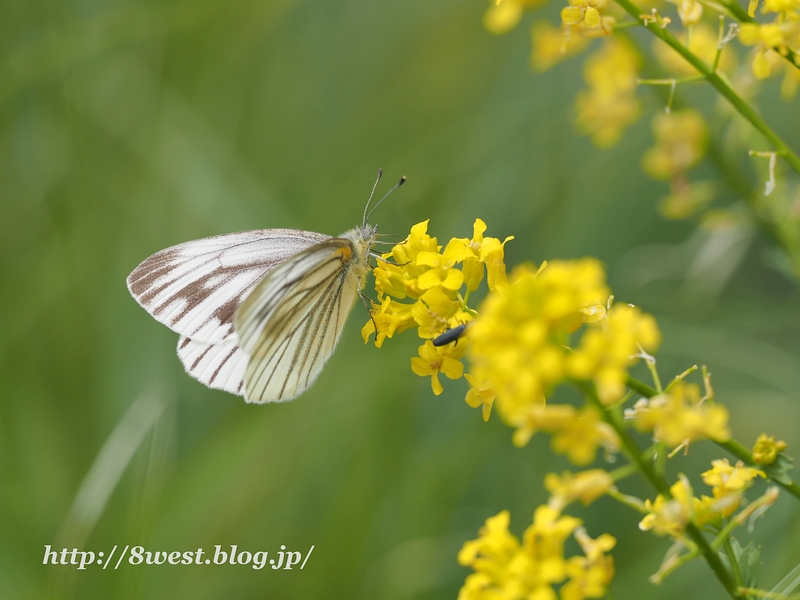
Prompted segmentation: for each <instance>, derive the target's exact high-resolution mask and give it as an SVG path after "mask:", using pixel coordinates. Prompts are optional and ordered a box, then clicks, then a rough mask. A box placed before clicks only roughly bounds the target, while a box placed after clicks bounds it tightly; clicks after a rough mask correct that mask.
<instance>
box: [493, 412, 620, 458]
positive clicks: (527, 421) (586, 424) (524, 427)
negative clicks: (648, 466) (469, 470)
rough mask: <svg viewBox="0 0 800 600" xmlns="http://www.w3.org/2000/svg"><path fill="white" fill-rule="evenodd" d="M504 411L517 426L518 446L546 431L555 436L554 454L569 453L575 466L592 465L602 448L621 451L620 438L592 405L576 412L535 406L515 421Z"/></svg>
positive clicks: (553, 441) (515, 435) (516, 439)
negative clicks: (537, 433) (598, 450)
mask: <svg viewBox="0 0 800 600" xmlns="http://www.w3.org/2000/svg"><path fill="white" fill-rule="evenodd" d="M502 406H503V405H502V404H501V408H502ZM502 412H503V416H504V417H505V418H506V420H508V421H509V422H510V423H511V424H512V425H515V426H516V427H517V430H516V431H515V432H514V438H513V439H514V444H515V445H517V446H524V445H525V444H527V443H528V440H530V438H531V436H532V435H533V434H534V433H536V432H537V431H544V432H547V433H550V434H552V436H553V438H552V442H551V445H552V448H553V451H554V452H557V453H559V454H566V455H567V457H568V458H569V459H570V461H572V463H574V464H576V465H586V464H589V463H590V462H592V461H593V460H594V459H595V456H596V454H597V448H598V447H599V446H602V447H603V448H604V449H605V450H606V452H610V453H614V452H617V451H619V438H617V435H616V433H614V430H613V428H612V427H611V426H610V425H609V424H608V423H606V422H605V421H603V420H602V419H601V418H600V414H599V413H598V411H597V410H596V409H595V408H594V407H592V406H586V407H584V408H582V409H577V408H575V407H574V406H572V405H570V404H544V403H540V404H532V405H530V406H529V407H528V408H527V410H526V411H525V414H524V415H523V416H522V418H520V419H517V420H515V421H512V420H511V419H509V418H508V416H507V414H505V411H504V410H503V411H502Z"/></svg>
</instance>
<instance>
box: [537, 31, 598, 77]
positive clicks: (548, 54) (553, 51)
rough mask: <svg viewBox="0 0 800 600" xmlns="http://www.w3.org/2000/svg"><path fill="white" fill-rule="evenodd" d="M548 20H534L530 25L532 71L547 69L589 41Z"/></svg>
mask: <svg viewBox="0 0 800 600" xmlns="http://www.w3.org/2000/svg"><path fill="white" fill-rule="evenodd" d="M571 33H572V28H570V29H569V30H567V31H565V30H562V29H561V28H559V27H555V26H554V25H553V24H552V23H550V21H536V22H535V23H534V24H533V26H532V27H531V58H530V63H531V67H532V68H533V69H534V71H540V72H542V71H547V70H548V69H549V68H551V67H553V66H555V65H557V64H558V63H560V62H561V61H562V60H564V59H566V58H569V57H570V56H573V55H575V54H578V53H579V52H581V51H582V50H583V49H584V48H586V46H588V44H589V41H588V40H587V39H586V38H585V37H584V36H582V35H571Z"/></svg>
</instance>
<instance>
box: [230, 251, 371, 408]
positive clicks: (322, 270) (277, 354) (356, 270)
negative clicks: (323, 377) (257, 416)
mask: <svg viewBox="0 0 800 600" xmlns="http://www.w3.org/2000/svg"><path fill="white" fill-rule="evenodd" d="M364 262H365V257H362V256H357V255H356V249H355V247H354V245H353V243H352V242H351V241H350V240H348V239H343V238H331V239H328V240H326V241H324V242H321V243H319V244H317V245H315V246H312V247H311V248H309V249H307V250H305V251H303V252H300V253H299V254H297V255H295V256H293V257H292V258H290V259H288V260H286V261H285V262H283V263H281V264H280V265H278V266H277V267H275V269H273V270H272V271H271V272H270V273H269V274H268V275H267V276H266V277H265V278H264V279H263V280H262V281H261V283H259V284H258V286H257V287H256V288H255V289H254V290H253V291H252V292H251V293H250V295H249V296H248V297H247V298H246V299H245V300H244V302H242V304H241V305H240V306H239V309H238V310H237V311H236V315H235V317H234V322H235V327H236V332H237V334H238V336H239V344H240V346H241V347H242V349H243V350H244V351H245V353H246V354H247V355H248V356H249V357H250V361H249V364H248V367H247V371H246V373H245V398H246V399H247V400H248V401H249V402H259V403H260V402H280V401H285V400H291V399H292V398H295V397H296V396H298V395H300V394H301V393H302V392H303V391H304V390H306V389H307V388H308V387H309V386H310V385H311V384H312V383H313V382H314V380H315V379H316V378H317V376H318V375H319V373H320V372H321V371H322V367H323V365H324V364H325V362H326V361H327V360H328V358H329V357H330V355H331V354H332V353H333V350H334V348H335V347H336V343H337V342H338V341H339V336H340V334H341V332H342V329H343V327H344V323H345V321H346V319H347V315H348V313H349V312H350V309H351V308H352V306H353V303H354V302H355V298H356V294H357V293H358V290H359V286H360V283H361V277H362V276H363V263H364Z"/></svg>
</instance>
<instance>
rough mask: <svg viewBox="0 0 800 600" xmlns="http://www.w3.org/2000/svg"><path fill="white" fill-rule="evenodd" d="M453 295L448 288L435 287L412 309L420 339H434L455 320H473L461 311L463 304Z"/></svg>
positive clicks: (466, 321) (423, 295) (465, 321)
mask: <svg viewBox="0 0 800 600" xmlns="http://www.w3.org/2000/svg"><path fill="white" fill-rule="evenodd" d="M453 272H458V273H460V271H453ZM451 294H452V292H451V291H449V290H447V289H446V288H443V287H438V286H437V287H433V288H431V289H429V290H427V291H426V292H425V293H424V294H422V296H421V297H420V299H419V300H417V303H416V304H414V306H413V307H411V316H412V317H413V320H414V322H415V323H416V324H417V325H418V326H419V327H418V330H417V333H418V334H419V337H421V338H422V339H432V338H435V337H436V336H438V335H439V334H440V333H442V332H443V331H445V330H446V329H448V328H449V327H448V325H449V324H450V323H452V322H453V321H454V320H457V319H460V320H461V322H464V323H468V322H469V321H471V320H472V315H470V314H469V313H467V312H465V311H463V310H461V303H460V302H459V301H458V300H456V299H455V298H452V297H451Z"/></svg>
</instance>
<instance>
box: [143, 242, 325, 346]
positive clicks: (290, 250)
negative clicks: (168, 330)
mask: <svg viewBox="0 0 800 600" xmlns="http://www.w3.org/2000/svg"><path fill="white" fill-rule="evenodd" d="M267 232H271V233H269V234H267ZM247 234H250V236H251V237H249V238H247V239H244V240H242V241H240V242H234V243H230V244H228V245H225V246H223V247H222V248H216V249H211V250H208V251H206V252H200V253H198V254H193V253H192V250H191V248H192V244H195V243H202V242H205V243H210V242H212V243H213V241H214V240H216V241H217V242H220V241H224V239H223V238H225V237H227V236H214V237H212V238H205V239H203V240H196V241H195V242H186V243H184V244H179V245H178V246H173V247H172V248H167V249H165V250H162V251H161V252H157V253H156V254H154V255H152V256H151V257H149V258H148V259H146V260H145V261H144V262H142V263H141V264H140V265H139V266H138V267H137V268H136V269H135V270H134V271H133V272H132V273H131V275H130V276H129V278H128V286H129V288H130V290H131V293H132V294H133V295H134V297H135V298H136V299H137V300H138V301H139V303H140V304H142V306H144V307H145V308H146V309H147V310H148V311H149V312H151V314H153V316H155V317H156V318H158V319H159V320H162V322H164V323H165V324H167V325H168V326H170V327H174V326H176V325H177V324H178V323H180V321H181V320H182V319H183V318H185V317H186V316H187V315H188V314H189V313H190V312H191V311H193V310H195V309H197V308H199V307H201V306H202V304H203V303H204V302H206V301H207V300H208V299H209V298H210V297H211V296H212V295H213V294H214V293H215V292H217V291H218V290H220V289H222V288H224V287H225V286H226V285H228V284H230V283H231V281H232V280H233V279H234V278H236V277H237V276H238V277H240V278H242V279H244V281H242V282H240V283H239V284H238V286H237V288H238V291H236V292H234V290H231V291H230V292H228V295H229V296H230V297H228V298H227V299H226V300H225V301H224V302H221V303H220V304H219V305H218V306H215V307H214V309H213V310H210V311H208V312H206V313H201V314H200V315H198V318H199V317H200V316H205V319H204V320H203V322H201V323H200V324H198V325H196V326H194V325H195V323H194V321H192V322H191V323H190V324H189V325H191V326H193V327H191V328H190V327H189V325H187V326H185V327H182V328H181V329H185V330H186V331H180V333H186V334H188V335H189V336H191V334H192V333H195V332H198V331H199V330H200V329H202V328H203V327H205V326H206V325H208V324H209V323H210V322H211V321H212V320H216V321H217V322H218V323H219V326H220V327H222V326H225V325H227V330H226V331H225V333H224V336H227V335H228V334H230V333H231V332H232V331H233V318H234V313H235V311H236V308H237V307H238V306H239V304H241V302H242V300H243V299H244V297H245V296H246V294H247V292H249V291H250V290H251V289H252V288H253V287H254V286H255V285H257V284H258V282H259V281H261V280H262V279H263V278H264V276H265V275H266V274H267V273H268V272H269V271H270V270H271V269H273V268H274V267H275V266H276V265H278V264H280V263H281V262H283V261H284V260H286V259H287V258H289V257H290V256H292V255H294V254H297V253H298V252H301V251H303V250H305V249H307V248H308V247H310V246H313V245H314V244H317V243H321V242H323V241H325V240H327V239H329V238H328V236H325V235H323V234H315V233H312V232H304V231H293V230H259V231H254V232H243V234H228V235H229V236H231V237H234V236H239V235H247ZM268 235H270V236H271V237H267V236H268ZM252 236H255V239H253V237H252ZM278 242H281V243H283V245H284V246H285V247H286V248H287V250H286V251H285V252H284V253H280V252H278V251H277V250H275V246H277V245H278ZM267 243H269V244H270V250H271V251H272V253H273V254H274V256H273V257H272V258H270V259H269V260H266V259H264V258H263V257H261V258H259V257H257V256H256V257H248V258H249V259H250V260H247V261H244V262H238V263H237V262H236V261H234V263H232V264H230V265H227V266H226V265H225V264H223V262H222V256H223V254H225V253H226V252H228V253H230V251H232V250H235V249H237V248H243V247H245V246H248V245H251V246H252V247H253V248H254V249H255V248H258V245H259V244H262V245H265V244H267ZM232 258H235V256H232ZM192 261H195V262H196V264H194V265H192V268H191V269H189V270H181V267H183V266H185V265H186V264H187V263H191V262H192ZM215 262H216V263H219V264H218V265H217V266H213V267H211V265H213V264H214V263H215ZM204 269H209V272H208V273H204V274H202V275H197V276H195V277H194V278H192V273H193V272H198V271H202V270H204ZM248 272H250V274H249V275H250V276H249V277H242V275H243V274H245V275H246V274H247V273H248ZM182 279H186V280H187V284H186V285H184V286H183V287H180V288H178V289H177V290H175V291H174V292H173V293H170V294H169V295H168V296H167V297H166V298H162V299H159V301H158V304H157V305H155V306H151V304H153V302H154V301H155V300H156V299H157V298H158V296H159V295H160V294H162V293H164V292H165V291H166V290H168V289H169V288H170V287H171V286H174V285H175V284H176V283H178V282H180V280H182ZM212 282H213V283H212ZM169 308H172V310H173V313H174V314H173V313H169V314H166V315H165V314H164V313H165V311H167V309H169ZM178 309H179V310H178ZM195 320H196V319H195Z"/></svg>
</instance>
